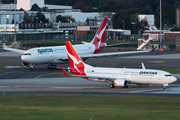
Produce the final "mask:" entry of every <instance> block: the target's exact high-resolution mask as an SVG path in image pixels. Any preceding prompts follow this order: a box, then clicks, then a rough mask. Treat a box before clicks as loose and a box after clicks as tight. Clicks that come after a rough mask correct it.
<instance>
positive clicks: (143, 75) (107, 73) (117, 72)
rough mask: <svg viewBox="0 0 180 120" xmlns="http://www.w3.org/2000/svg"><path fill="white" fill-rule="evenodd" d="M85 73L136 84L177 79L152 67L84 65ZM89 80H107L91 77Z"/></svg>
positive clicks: (160, 82) (157, 82)
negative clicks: (99, 66)
mask: <svg viewBox="0 0 180 120" xmlns="http://www.w3.org/2000/svg"><path fill="white" fill-rule="evenodd" d="M85 73H86V75H87V76H98V77H107V78H108V77H109V78H116V80H117V79H126V80H129V81H131V82H132V83H136V84H169V83H172V82H175V81H176V80H177V79H176V78H175V77H174V76H172V75H171V74H170V73H168V72H165V71H161V70H153V69H129V68H98V67H86V68H85ZM90 80H93V81H99V82H107V81H103V80H99V79H93V78H92V79H90Z"/></svg>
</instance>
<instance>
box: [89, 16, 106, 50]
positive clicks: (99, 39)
mask: <svg viewBox="0 0 180 120" xmlns="http://www.w3.org/2000/svg"><path fill="white" fill-rule="evenodd" d="M106 24H107V17H104V18H103V20H102V22H101V25H100V27H99V29H98V31H97V32H96V35H95V36H94V38H93V40H92V42H91V43H93V44H94V45H95V47H96V50H95V51H94V53H97V52H98V51H99V50H101V45H104V44H103V43H104V38H105V32H106Z"/></svg>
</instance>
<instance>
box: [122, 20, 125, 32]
mask: <svg viewBox="0 0 180 120" xmlns="http://www.w3.org/2000/svg"><path fill="white" fill-rule="evenodd" d="M122 22H123V30H125V22H124V20H123V21H122Z"/></svg>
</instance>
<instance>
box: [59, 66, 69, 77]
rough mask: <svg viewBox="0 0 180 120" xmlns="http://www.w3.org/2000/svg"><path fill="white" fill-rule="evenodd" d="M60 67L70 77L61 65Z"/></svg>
mask: <svg viewBox="0 0 180 120" xmlns="http://www.w3.org/2000/svg"><path fill="white" fill-rule="evenodd" d="M60 67H61V69H62V71H63V73H64V74H65V75H69V74H67V72H66V71H65V70H64V68H63V67H62V66H61V65H60Z"/></svg>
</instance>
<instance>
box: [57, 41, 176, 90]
mask: <svg viewBox="0 0 180 120" xmlns="http://www.w3.org/2000/svg"><path fill="white" fill-rule="evenodd" d="M65 44H66V49H67V56H68V61H69V68H68V70H69V72H70V73H72V74H74V75H70V76H76V77H82V78H85V79H88V80H91V81H98V82H110V87H111V88H114V87H115V86H123V87H128V86H129V84H132V83H135V84H145V85H146V84H162V85H163V89H164V90H166V86H169V85H170V83H172V82H175V81H176V80H177V79H176V78H175V77H174V76H173V75H172V74H170V73H169V72H165V71H162V70H153V69H146V68H145V66H144V64H143V63H142V69H129V68H106V67H92V66H90V65H87V64H85V63H84V62H83V61H82V60H81V59H80V57H79V56H78V54H77V53H76V51H75V50H74V48H73V46H72V45H71V43H70V42H69V41H66V42H65ZM61 68H62V70H63V72H64V74H66V75H69V74H68V73H67V72H66V71H65V70H64V68H63V67H62V66H61Z"/></svg>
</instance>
